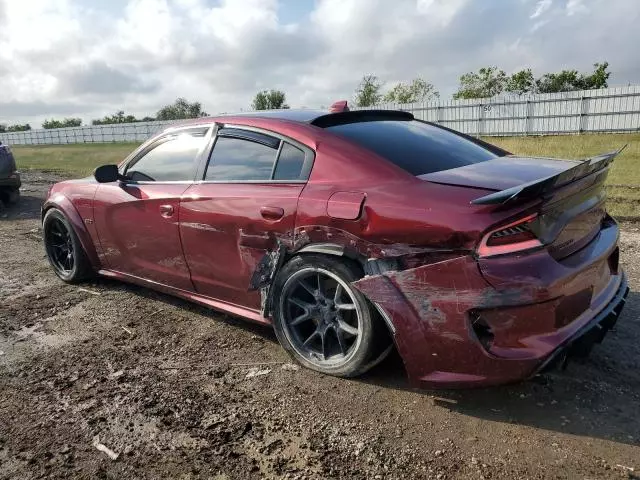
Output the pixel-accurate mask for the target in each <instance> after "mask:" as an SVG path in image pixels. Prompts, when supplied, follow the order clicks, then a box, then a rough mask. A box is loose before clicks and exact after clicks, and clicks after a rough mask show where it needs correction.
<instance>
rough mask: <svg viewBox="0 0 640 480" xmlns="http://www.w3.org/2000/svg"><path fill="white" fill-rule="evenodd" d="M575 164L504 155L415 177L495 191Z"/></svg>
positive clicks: (575, 162)
mask: <svg viewBox="0 0 640 480" xmlns="http://www.w3.org/2000/svg"><path fill="white" fill-rule="evenodd" d="M579 164H580V162H578V161H573V160H556V159H552V158H534V157H515V156H507V157H497V158H494V159H492V160H487V161H486V162H481V163H472V164H471V165H465V166H463V167H458V168H452V169H450V170H441V171H439V172H433V173H428V174H426V175H419V176H418V178H420V179H422V180H427V181H429V182H434V183H442V184H447V185H459V186H462V187H474V188H482V189H486V190H496V191H499V190H505V189H507V188H511V187H515V186H518V185H522V184H524V183H528V182H531V181H534V180H540V179H541V178H545V177H550V176H552V175H557V174H559V173H561V172H564V171H566V170H568V169H569V168H572V167H575V166H576V165H579Z"/></svg>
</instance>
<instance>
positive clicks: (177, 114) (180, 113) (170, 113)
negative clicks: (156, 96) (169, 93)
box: [156, 98, 209, 120]
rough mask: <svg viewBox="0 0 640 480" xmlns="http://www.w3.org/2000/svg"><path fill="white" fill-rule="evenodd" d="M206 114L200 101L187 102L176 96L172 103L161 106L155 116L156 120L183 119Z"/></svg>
mask: <svg viewBox="0 0 640 480" xmlns="http://www.w3.org/2000/svg"><path fill="white" fill-rule="evenodd" d="M208 115H209V114H208V113H207V112H205V111H203V110H202V104H201V103H200V102H194V103H189V102H188V101H187V100H186V99H184V98H178V99H177V100H176V101H175V102H174V103H173V104H171V105H167V106H165V107H162V108H161V109H160V110H159V111H158V113H157V115H156V117H157V120H184V119H187V118H200V117H206V116H208Z"/></svg>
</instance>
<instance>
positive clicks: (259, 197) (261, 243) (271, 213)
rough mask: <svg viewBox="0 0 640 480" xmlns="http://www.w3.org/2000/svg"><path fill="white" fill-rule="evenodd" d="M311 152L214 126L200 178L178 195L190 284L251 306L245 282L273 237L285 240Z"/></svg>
mask: <svg viewBox="0 0 640 480" xmlns="http://www.w3.org/2000/svg"><path fill="white" fill-rule="evenodd" d="M312 165H313V151H312V150H311V149H309V148H308V147H306V146H304V145H301V144H299V143H297V142H295V141H294V140H291V139H286V138H284V137H279V136H276V135H275V134H273V133H269V134H267V133H265V132H260V131H256V130H250V129H243V128H240V127H238V128H230V127H225V128H220V129H219V130H218V132H217V136H216V140H215V144H214V147H213V151H212V153H211V156H210V160H209V163H208V166H207V168H206V171H205V172H204V177H203V178H204V179H203V181H202V182H201V183H196V184H194V185H193V186H191V187H190V188H189V189H188V190H187V191H186V192H185V194H184V195H183V199H182V202H181V206H180V212H181V213H180V215H181V220H180V231H181V237H182V242H183V248H184V254H185V258H186V259H187V264H188V266H189V269H190V271H191V278H192V281H193V284H194V285H195V287H196V290H197V291H198V292H199V293H201V294H203V295H207V296H209V297H213V298H215V299H218V300H222V301H224V302H227V303H232V304H235V305H240V306H243V307H246V308H250V309H254V310H257V311H259V310H260V305H261V298H260V292H259V291H250V282H251V278H252V276H253V274H254V273H255V271H256V269H257V268H258V265H259V263H260V261H261V260H262V259H263V258H264V257H265V254H267V253H268V252H273V251H275V250H276V249H277V248H278V244H279V242H284V243H286V242H290V241H291V240H292V239H293V230H294V228H295V218H296V209H297V204H298V197H299V196H300V193H301V192H302V189H303V188H304V185H305V183H306V180H307V178H308V176H309V173H310V171H311V167H312Z"/></svg>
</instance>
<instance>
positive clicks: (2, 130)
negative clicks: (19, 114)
mask: <svg viewBox="0 0 640 480" xmlns="http://www.w3.org/2000/svg"><path fill="white" fill-rule="evenodd" d="M6 131H7V126H6V125H2V124H1V123H0V133H5V132H6Z"/></svg>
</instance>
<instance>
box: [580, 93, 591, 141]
mask: <svg viewBox="0 0 640 480" xmlns="http://www.w3.org/2000/svg"><path fill="white" fill-rule="evenodd" d="M589 98H590V97H585V96H584V95H582V96H581V97H580V117H579V122H578V133H583V132H585V131H586V130H587V128H586V127H587V125H586V124H587V116H588V115H589Z"/></svg>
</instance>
